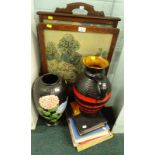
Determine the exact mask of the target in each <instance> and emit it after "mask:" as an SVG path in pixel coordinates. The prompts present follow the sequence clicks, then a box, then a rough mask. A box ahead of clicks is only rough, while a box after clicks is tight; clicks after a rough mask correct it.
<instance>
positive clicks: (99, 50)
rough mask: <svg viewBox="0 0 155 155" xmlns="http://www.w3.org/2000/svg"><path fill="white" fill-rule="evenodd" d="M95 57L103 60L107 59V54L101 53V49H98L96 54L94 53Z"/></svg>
mask: <svg viewBox="0 0 155 155" xmlns="http://www.w3.org/2000/svg"><path fill="white" fill-rule="evenodd" d="M96 56H101V57H103V58H107V56H108V55H107V52H106V51H103V49H102V48H99V49H98V52H97V53H96Z"/></svg>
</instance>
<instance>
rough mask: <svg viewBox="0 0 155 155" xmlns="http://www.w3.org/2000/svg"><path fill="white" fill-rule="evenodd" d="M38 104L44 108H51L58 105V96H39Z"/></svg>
mask: <svg viewBox="0 0 155 155" xmlns="http://www.w3.org/2000/svg"><path fill="white" fill-rule="evenodd" d="M39 104H40V106H41V107H42V108H44V109H52V108H55V107H57V106H58V105H59V98H58V97H57V96H55V95H46V96H43V97H40V98H39Z"/></svg>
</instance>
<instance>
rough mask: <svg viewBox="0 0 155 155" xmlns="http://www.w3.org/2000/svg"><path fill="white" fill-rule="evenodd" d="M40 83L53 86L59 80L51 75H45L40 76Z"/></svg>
mask: <svg viewBox="0 0 155 155" xmlns="http://www.w3.org/2000/svg"><path fill="white" fill-rule="evenodd" d="M40 79H41V83H42V84H44V85H55V84H56V83H58V82H59V81H60V78H59V77H58V76H57V75H55V74H52V73H46V74H44V75H42V76H41V78H40Z"/></svg>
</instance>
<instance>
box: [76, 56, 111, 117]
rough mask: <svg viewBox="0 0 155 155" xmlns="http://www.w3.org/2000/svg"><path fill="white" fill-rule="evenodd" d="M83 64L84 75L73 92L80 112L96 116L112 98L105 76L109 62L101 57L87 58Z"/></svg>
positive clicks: (109, 85)
mask: <svg viewBox="0 0 155 155" xmlns="http://www.w3.org/2000/svg"><path fill="white" fill-rule="evenodd" d="M83 64H84V65H85V70H84V73H83V74H81V75H80V76H79V77H78V79H77V81H76V83H75V85H74V87H73V92H74V95H75V99H76V101H77V103H78V105H79V108H80V111H81V112H82V113H84V114H87V115H89V116H95V115H96V114H97V112H99V111H100V110H101V109H102V107H103V106H105V104H106V102H107V101H108V100H109V99H110V97H111V84H110V82H109V80H108V78H107V77H106V76H105V68H107V67H108V65H109V62H108V61H107V60H106V59H104V58H102V57H99V56H86V57H84V58H83Z"/></svg>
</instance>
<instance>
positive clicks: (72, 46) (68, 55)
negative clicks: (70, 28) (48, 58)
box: [58, 34, 82, 70]
mask: <svg viewBox="0 0 155 155" xmlns="http://www.w3.org/2000/svg"><path fill="white" fill-rule="evenodd" d="M58 48H59V50H60V52H61V53H62V54H61V60H63V61H65V62H67V63H70V64H73V65H74V66H75V67H76V68H77V69H78V70H80V68H81V58H82V55H81V54H79V53H78V52H76V51H77V50H78V49H79V48H80V43H79V42H78V41H77V40H75V38H74V36H73V35H72V34H65V35H64V36H63V38H62V39H61V40H60V41H59V44H58Z"/></svg>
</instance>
